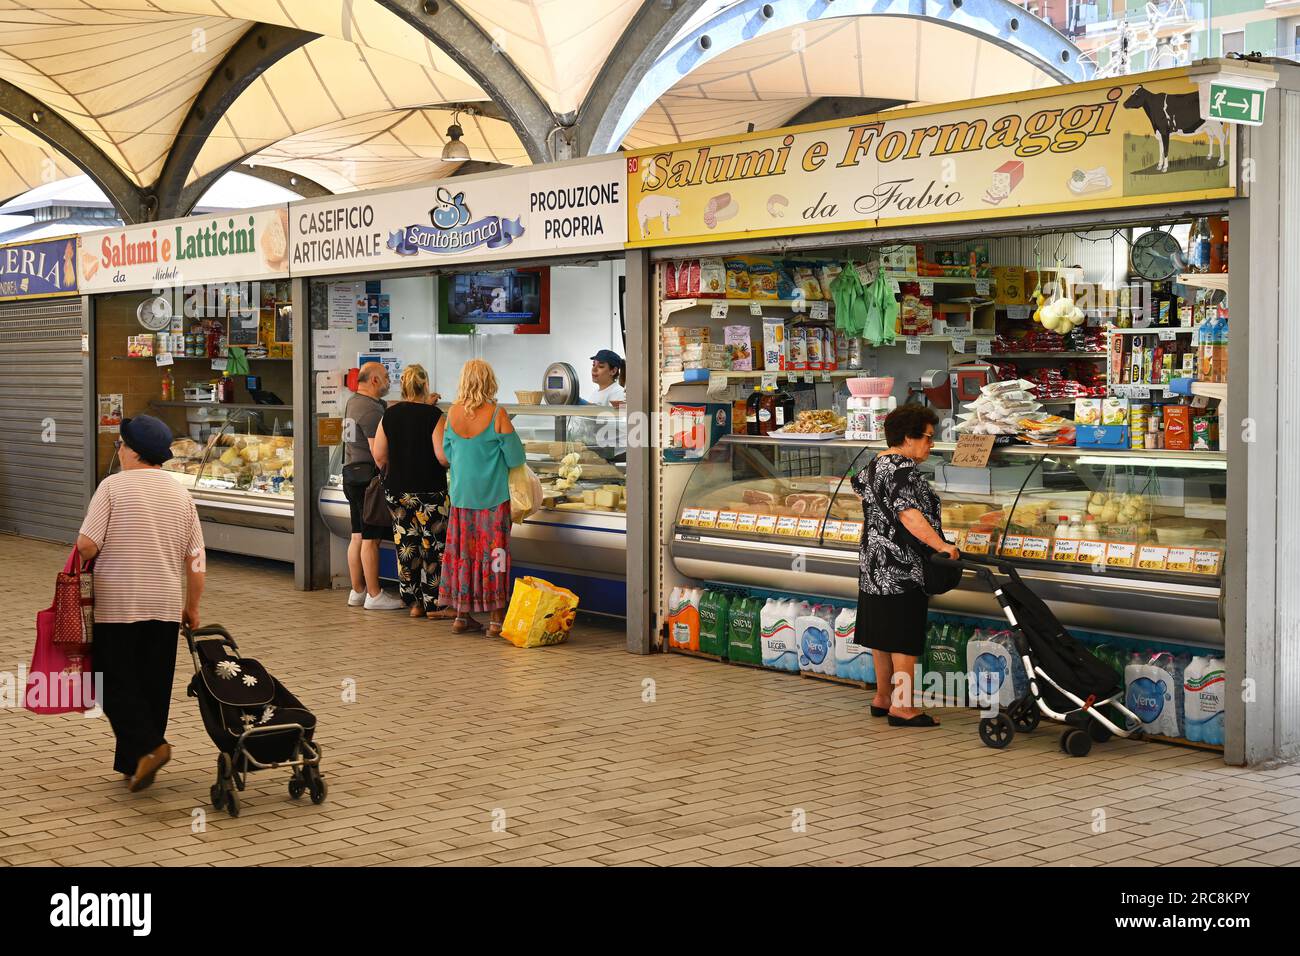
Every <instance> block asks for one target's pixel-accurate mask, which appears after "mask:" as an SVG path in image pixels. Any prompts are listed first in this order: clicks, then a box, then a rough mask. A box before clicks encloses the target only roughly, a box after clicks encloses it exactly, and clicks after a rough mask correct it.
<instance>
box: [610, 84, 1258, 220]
mask: <svg viewBox="0 0 1300 956" xmlns="http://www.w3.org/2000/svg"><path fill="white" fill-rule="evenodd" d="M1233 147H1234V139H1233V131H1232V129H1231V127H1230V126H1227V125H1225V124H1223V123H1220V122H1218V121H1217V120H1213V119H1205V118H1203V117H1202V115H1201V111H1200V108H1199V104H1198V94H1197V88H1196V86H1195V85H1194V84H1193V83H1192V81H1191V80H1190V79H1189V78H1188V74H1187V72H1186V71H1183V70H1167V71H1163V72H1159V73H1149V74H1146V75H1143V76H1140V77H1124V78H1120V79H1117V80H1114V81H1110V80H1107V81H1095V82H1089V83H1081V84H1078V85H1075V86H1068V87H1056V88H1053V89H1051V90H1045V91H1038V92H1029V93H1018V94H1014V95H1008V96H1001V97H992V98H989V99H983V100H972V101H970V102H968V103H962V104H957V105H951V106H940V107H920V108H916V109H910V110H899V111H896V112H889V113H881V114H877V115H875V116H865V117H860V118H857V119H851V120H837V121H835V122H834V123H822V124H817V125H812V126H799V127H792V128H790V129H789V130H779V131H777V132H775V133H765V134H746V135H741V136H736V137H732V138H729V139H724V140H717V141H710V142H698V143H689V144H683V145H680V146H671V147H665V148H661V149H648V150H638V151H635V152H633V153H629V154H628V157H627V169H628V244H629V245H631V246H655V245H668V244H676V243H689V242H700V241H710V240H723V239H735V238H740V237H761V236H782V235H791V234H798V233H809V232H814V233H815V232H831V231H838V230H844V229H870V228H873V227H876V226H885V225H888V226H898V225H906V224H910V223H927V222H944V221H966V220H972V219H985V218H997V217H1006V216H1023V215H1026V214H1033V213H1048V212H1058V211H1064V210H1076V209H1102V208H1107V207H1125V206H1134V205H1144V204H1153V203H1166V202H1178V201H1191V200H1198V199H1209V198H1222V197H1226V196H1231V195H1235V191H1236V190H1235V186H1236V178H1235V168H1234V167H1235V164H1234V161H1233V156H1234V149H1233Z"/></svg>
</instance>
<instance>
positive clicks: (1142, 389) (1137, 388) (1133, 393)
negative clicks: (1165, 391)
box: [1128, 385, 1151, 399]
mask: <svg viewBox="0 0 1300 956" xmlns="http://www.w3.org/2000/svg"><path fill="white" fill-rule="evenodd" d="M1128 397H1129V398H1143V399H1145V398H1150V397H1151V389H1150V388H1148V387H1147V386H1145V385H1130V386H1129V387H1128Z"/></svg>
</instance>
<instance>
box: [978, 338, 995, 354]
mask: <svg viewBox="0 0 1300 956" xmlns="http://www.w3.org/2000/svg"><path fill="white" fill-rule="evenodd" d="M975 354H976V355H992V354H993V340H992V339H990V338H978V339H976V340H975Z"/></svg>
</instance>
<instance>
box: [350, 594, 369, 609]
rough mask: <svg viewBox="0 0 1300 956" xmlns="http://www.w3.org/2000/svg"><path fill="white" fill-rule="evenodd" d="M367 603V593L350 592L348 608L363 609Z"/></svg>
mask: <svg viewBox="0 0 1300 956" xmlns="http://www.w3.org/2000/svg"><path fill="white" fill-rule="evenodd" d="M365 603H366V592H365V591H352V590H349V591H348V607H361V605H363V604H365Z"/></svg>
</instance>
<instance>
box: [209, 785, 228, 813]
mask: <svg viewBox="0 0 1300 956" xmlns="http://www.w3.org/2000/svg"><path fill="white" fill-rule="evenodd" d="M208 796H209V797H210V798H211V800H212V809H213V810H220V809H221V808H222V807H223V806H225V803H226V791H225V789H224V788H223V787H222V786H221V784H219V783H214V784H213V785H212V786H211V787H209V788H208Z"/></svg>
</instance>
